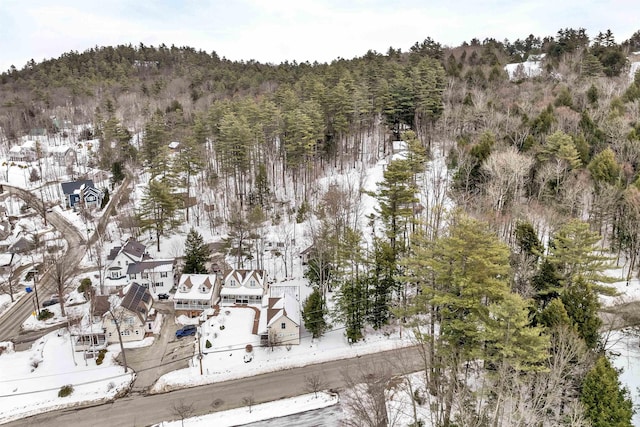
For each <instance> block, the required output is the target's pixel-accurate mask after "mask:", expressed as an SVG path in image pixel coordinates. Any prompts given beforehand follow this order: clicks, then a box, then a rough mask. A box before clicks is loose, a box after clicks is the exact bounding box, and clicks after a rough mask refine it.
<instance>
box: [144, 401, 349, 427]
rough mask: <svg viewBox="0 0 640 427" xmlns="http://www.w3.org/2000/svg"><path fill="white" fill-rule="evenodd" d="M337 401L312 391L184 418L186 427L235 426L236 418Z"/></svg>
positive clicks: (250, 419) (174, 425) (167, 426)
mask: <svg viewBox="0 0 640 427" xmlns="http://www.w3.org/2000/svg"><path fill="white" fill-rule="evenodd" d="M337 403H338V398H337V397H336V396H334V395H329V394H327V393H318V396H317V397H316V396H315V395H314V394H313V393H311V394H304V395H302V396H297V397H292V398H290V399H282V400H277V401H274V402H268V403H262V404H260V405H253V406H252V407H251V411H249V408H247V407H245V408H237V409H231V410H229V411H221V412H214V413H213V414H208V415H203V416H200V417H192V418H188V419H185V420H184V426H186V427H209V426H216V427H231V426H237V425H238V420H242V423H243V424H249V423H254V422H256V421H262V420H267V419H271V418H273V417H274V414H278V417H284V416H287V415H291V414H296V413H299V412H304V411H311V410H313V409H320V408H326V407H327V406H332V405H335V404H337ZM179 426H182V424H181V421H180V420H178V421H168V422H162V423H160V424H156V426H155V427H179Z"/></svg>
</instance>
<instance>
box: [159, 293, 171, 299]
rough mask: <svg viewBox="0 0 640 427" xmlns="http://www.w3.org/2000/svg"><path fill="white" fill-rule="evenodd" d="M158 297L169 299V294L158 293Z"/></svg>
mask: <svg viewBox="0 0 640 427" xmlns="http://www.w3.org/2000/svg"><path fill="white" fill-rule="evenodd" d="M158 299H169V294H158Z"/></svg>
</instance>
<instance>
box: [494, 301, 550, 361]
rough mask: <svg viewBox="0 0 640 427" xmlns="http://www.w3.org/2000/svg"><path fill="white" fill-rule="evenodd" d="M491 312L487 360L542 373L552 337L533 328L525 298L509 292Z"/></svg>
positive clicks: (537, 328)
mask: <svg viewBox="0 0 640 427" xmlns="http://www.w3.org/2000/svg"><path fill="white" fill-rule="evenodd" d="M489 311H490V312H491V316H490V320H489V321H488V327H487V328H486V344H485V345H486V351H487V353H488V359H489V360H491V361H495V362H496V363H500V364H503V365H504V366H508V367H509V368H510V369H515V370H516V371H532V370H542V369H543V368H544V361H545V360H546V359H547V357H548V352H547V349H548V347H549V338H548V337H547V336H545V335H543V334H542V327H538V326H534V327H532V326H531V322H530V320H529V309H528V307H527V305H526V303H525V301H524V299H522V297H521V296H520V295H518V294H514V293H507V294H505V297H504V299H503V300H502V301H500V302H498V303H495V304H492V305H491V306H490V307H489Z"/></svg>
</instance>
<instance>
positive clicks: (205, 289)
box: [200, 285, 207, 294]
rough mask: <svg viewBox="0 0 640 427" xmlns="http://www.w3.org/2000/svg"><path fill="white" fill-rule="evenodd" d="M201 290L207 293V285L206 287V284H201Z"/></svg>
mask: <svg viewBox="0 0 640 427" xmlns="http://www.w3.org/2000/svg"><path fill="white" fill-rule="evenodd" d="M200 292H202V293H203V294H206V293H207V287H206V286H204V285H203V286H201V287H200Z"/></svg>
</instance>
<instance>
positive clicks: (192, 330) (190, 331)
mask: <svg viewBox="0 0 640 427" xmlns="http://www.w3.org/2000/svg"><path fill="white" fill-rule="evenodd" d="M196 331H197V328H196V325H187V326H184V327H182V328H180V329H178V330H177V331H176V338H182V337H188V336H189V335H195V334H196Z"/></svg>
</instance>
